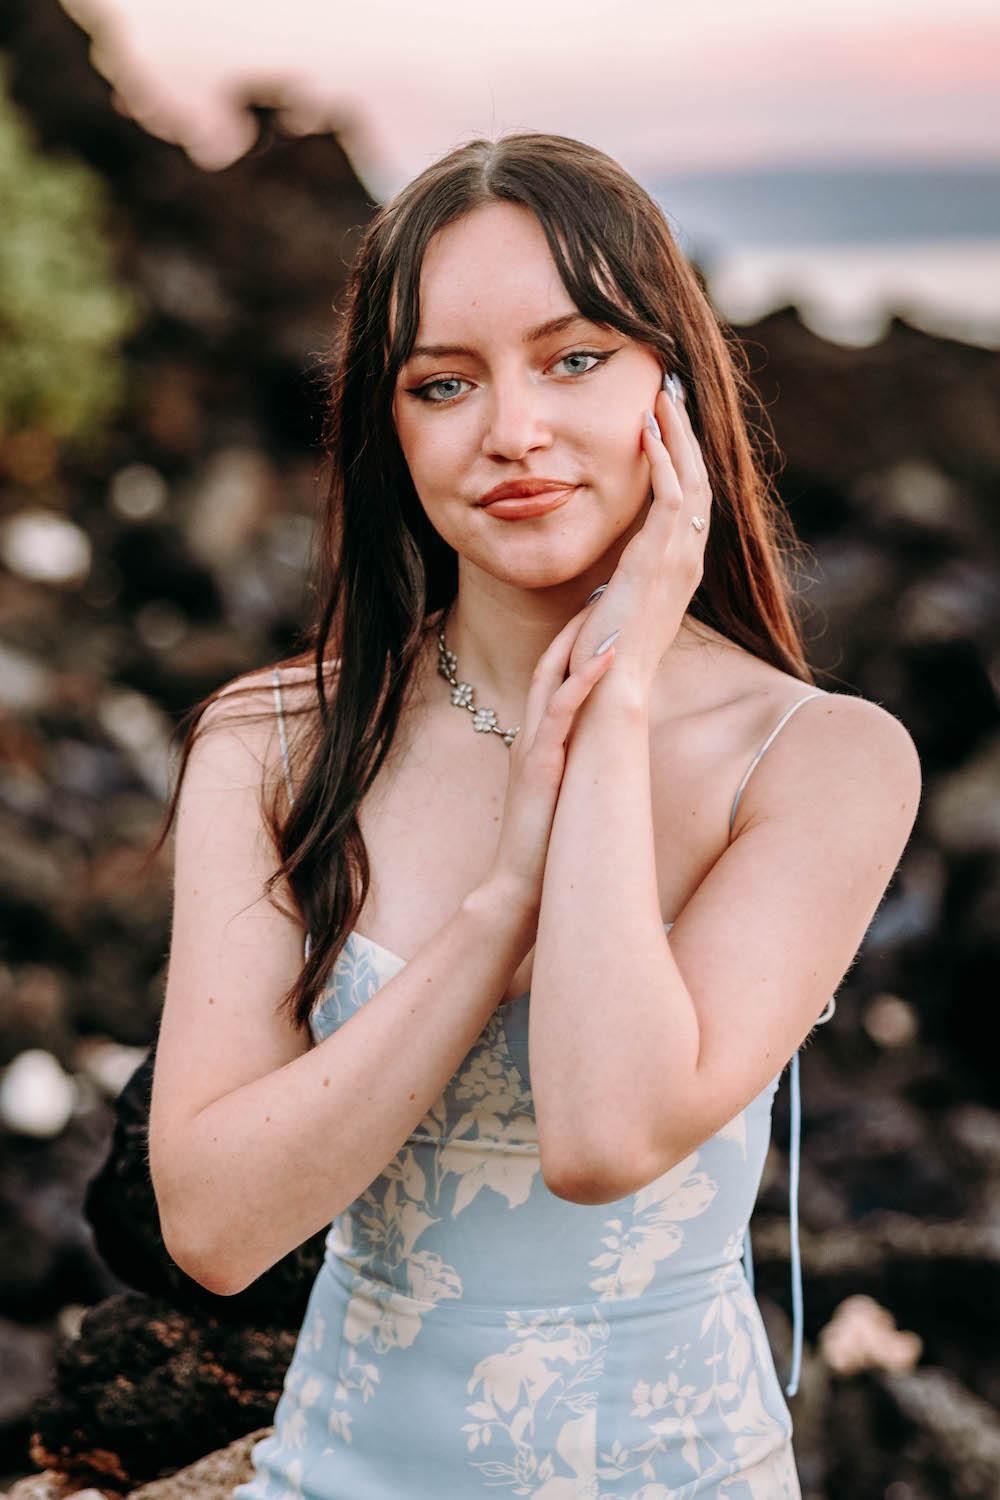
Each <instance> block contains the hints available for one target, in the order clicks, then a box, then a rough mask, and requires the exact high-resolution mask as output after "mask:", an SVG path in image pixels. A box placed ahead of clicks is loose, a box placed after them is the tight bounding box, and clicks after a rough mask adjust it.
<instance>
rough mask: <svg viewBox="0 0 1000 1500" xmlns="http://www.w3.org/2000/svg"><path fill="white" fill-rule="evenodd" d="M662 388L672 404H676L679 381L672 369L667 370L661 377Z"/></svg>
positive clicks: (678, 393) (679, 387)
mask: <svg viewBox="0 0 1000 1500" xmlns="http://www.w3.org/2000/svg"><path fill="white" fill-rule="evenodd" d="M663 389H664V390H665V391H666V393H667V395H668V396H669V397H670V400H671V401H672V402H673V404H674V406H676V405H677V397H678V395H680V389H681V383H680V381H679V380H678V379H677V376H676V375H675V374H674V373H673V371H672V370H668V371H667V373H666V374H665V375H664V377H663Z"/></svg>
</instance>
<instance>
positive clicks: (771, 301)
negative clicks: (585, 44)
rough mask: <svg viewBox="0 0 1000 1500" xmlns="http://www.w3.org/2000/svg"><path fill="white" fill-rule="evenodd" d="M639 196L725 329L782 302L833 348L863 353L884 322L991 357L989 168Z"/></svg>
mask: <svg viewBox="0 0 1000 1500" xmlns="http://www.w3.org/2000/svg"><path fill="white" fill-rule="evenodd" d="M649 190H650V192H651V193H652V194H653V196H654V197H655V198H656V200H657V202H658V203H659V204H660V206H661V207H662V208H663V210H664V213H665V214H666V215H667V219H668V222H669V223H670V226H671V229H672V230H673V232H674V234H675V236H676V238H677V241H678V244H679V245H680V247H681V249H682V251H683V252H684V254H685V255H686V256H687V257H688V258H689V259H690V260H692V261H694V262H696V263H697V264H698V266H699V267H700V269H701V270H702V271H703V272H704V275H705V278H706V281H707V283H708V287H709V291H710V294H711V296H712V300H713V302H714V303H715V305H716V307H717V308H718V311H719V312H720V314H721V315H722V316H723V317H724V318H725V319H727V320H728V321H730V322H734V323H746V322H753V321H755V320H756V319H757V318H759V317H762V316H764V315H765V314H766V313H768V312H770V311H772V310H773V309H774V308H776V307H783V306H787V305H789V304H794V305H796V306H797V307H798V308H799V311H800V313H801V316H802V319H803V322H805V323H806V324H807V325H808V326H809V327H811V328H813V329H814V330H815V332H817V333H819V334H821V335H822V336H823V337H825V338H830V339H832V340H834V341H835V342H838V343H844V344H854V345H862V344H869V343H873V342H875V341H877V340H878V339H879V338H880V337H881V336H882V334H883V333H884V331H885V328H886V325H887V324H888V322H889V320H890V318H891V317H893V316H894V315H898V316H901V317H905V318H906V319H907V320H908V321H909V322H912V323H913V324H915V325H916V326H917V327H921V328H924V329H926V330H927V331H928V332H930V333H937V334H941V335H944V336H946V337H952V338H958V339H961V340H963V341H965V342H968V343H973V344H980V345H983V346H984V347H987V348H998V347H1000V164H996V165H994V164H968V165H964V166H963V165H961V164H960V165H957V166H955V167H942V166H932V167H899V166H883V167H880V166H877V165H871V164H865V165H863V166H856V167H851V166H812V167H811V166H809V165H807V164H797V165H793V166H786V167H778V166H775V167H767V168H758V169H752V170H751V169H746V170H740V171H735V170H726V171H719V172H699V173H684V174H677V175H673V176H669V177H661V178H658V179H657V180H656V181H655V182H654V183H651V184H649Z"/></svg>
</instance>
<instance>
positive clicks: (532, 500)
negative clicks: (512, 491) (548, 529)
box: [483, 484, 577, 521]
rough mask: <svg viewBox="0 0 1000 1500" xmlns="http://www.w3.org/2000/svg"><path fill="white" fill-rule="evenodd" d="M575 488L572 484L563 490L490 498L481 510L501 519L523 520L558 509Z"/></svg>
mask: <svg viewBox="0 0 1000 1500" xmlns="http://www.w3.org/2000/svg"><path fill="white" fill-rule="evenodd" d="M576 488H577V487H576V485H575V484H572V485H569V486H568V487H567V488H566V489H564V490H543V491H542V493H541V494H540V495H518V496H508V497H507V498H506V499H505V500H492V501H491V502H490V504H489V505H484V506H483V510H488V511H489V513H490V515H491V516H497V517H498V518H499V519H500V520H502V521H524V520H527V519H528V518H529V517H530V516H544V515H545V514H546V513H547V512H548V511H550V510H558V509H559V507H560V505H565V504H566V501H567V500H568V499H569V498H570V496H571V495H572V494H573V493H574V491H575V490H576Z"/></svg>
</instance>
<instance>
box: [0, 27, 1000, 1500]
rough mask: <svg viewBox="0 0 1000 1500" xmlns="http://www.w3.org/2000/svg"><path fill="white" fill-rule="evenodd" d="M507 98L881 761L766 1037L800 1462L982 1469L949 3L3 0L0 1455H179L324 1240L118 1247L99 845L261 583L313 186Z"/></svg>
mask: <svg viewBox="0 0 1000 1500" xmlns="http://www.w3.org/2000/svg"><path fill="white" fill-rule="evenodd" d="M516 129H538V130H554V131H559V132H560V133H563V134H568V135H575V136H579V137H581V138H582V139H584V140H587V141H589V142H592V143H593V144H595V145H597V146H600V147H601V148H603V149H604V150H606V151H608V152H610V153H611V154H612V155H614V156H616V157H617V158H618V159H619V160H620V161H622V162H623V164H624V165H625V166H626V167H628V168H629V169H630V170H631V171H632V172H633V173H634V174H635V175H636V176H637V177H638V178H639V179H640V181H642V182H643V183H644V184H645V185H646V186H647V187H648V188H649V190H650V191H651V192H652V193H653V194H654V196H656V198H657V199H658V201H659V202H660V203H661V204H662V206H663V208H664V210H665V212H666V213H667V215H668V218H669V220H670V223H671V225H672V227H673V229H674V231H675V233H676V234H677V237H678V240H679V242H680V243H681V245H682V248H683V249H684V250H685V253H686V254H687V255H688V256H689V258H690V259H691V260H692V262H693V263H694V264H695V265H696V267H697V268H698V270H699V272H700V273H701V275H702V277H703V280H704V284H705V286H706V290H707V292H708V295H709V297H710V298H711V300H712V302H713V304H714V306H715V307H716V309H717V310H718V312H719V314H720V316H721V317H722V318H724V319H725V320H727V321H728V322H729V323H730V324H731V325H732V326H733V328H734V329H735V331H736V333H737V334H738V336H739V337H740V339H741V340H742V341H743V342H744V343H745V345H746V347H747V349H748V351H749V354H750V358H751V368H752V371H753V381H754V384H755V386H756V388H757V391H758V393H759V395H760V398H761V400H762V402H763V403H764V404H765V406H766V408H767V411H768V413H769V415H770V418H771V421H772V423H773V425H774V428H775V431H776V435H777V438H778V443H779V446H780V448H781V451H782V454H783V468H782V470H781V474H780V481H779V483H780V488H781V492H782V495H783V498H784V500H785V502H786V503H787V505H788V507H789V509H790V512H791V514H792V517H793V519H794V522H795V525H796V527H797V529H798V531H799V533H800V535H801V536H802V537H803V538H804V539H805V541H806V542H807V543H808V545H809V549H810V552H809V562H808V565H807V566H805V567H804V568H803V570H802V573H801V576H800V578H799V585H800V590H801V607H802V616H803V622H804V626H805V632H806V636H807V639H808V643H809V653H810V660H811V662H812V664H813V665H814V667H815V668H816V669H818V670H820V671H821V672H823V673H827V674H830V675H827V676H821V677H820V683H821V685H822V686H826V687H830V688H833V689H834V690H842V691H846V692H853V693H861V694H863V695H865V696H867V697H869V698H873V699H875V700H876V701H878V702H880V703H882V704H883V705H884V706H885V707H886V708H888V709H889V710H890V711H891V712H893V713H894V714H896V715H897V716H898V717H899V718H900V719H901V720H902V721H903V722H904V723H905V724H906V725H907V727H908V728H909V729H910V732H911V733H912V734H913V736H914V738H915V740H916V743H917V746H918V749H919V751H920V755H921V759H922V762H923V766H924V776H925V786H924V795H923V800H922V805H921V810H920V814H919V818H918V822H917V827H916V829H915V832H914V836H913V839H912V841H911V844H910V846H909V848H908V850H907V852H906V854H905V856H904V859H903V861H902V864H901V866H900V869H899V871H898V872H897V874H896V876H895V878H894V880H893V882H892V885H891V887H890V890H889V892H888V894H887V896H886V898H885V900H884V902H883V904H882V906H881V908H880V910H879V912H878V913H877V915H876V917H875V919H874V921H873V923H872V925H871V927H870V929H869V932H868V934H867V936H866V939H865V942H864V944H863V946H862V950H861V953H860V956H859V958H858V960H857V963H856V964H855V966H854V967H853V969H852V970H851V972H850V974H849V975H848V976H847V978H846V979H845V981H844V983H843V985H842V987H841V990H840V992H839V995H838V1004H837V1011H836V1015H835V1016H834V1018H833V1020H832V1021H831V1022H830V1024H829V1025H827V1026H824V1027H822V1028H820V1030H819V1031H818V1032H816V1033H815V1034H814V1037H813V1039H811V1040H810V1042H809V1044H808V1046H807V1047H806V1048H805V1049H804V1050H803V1053H802V1058H801V1081H802V1103H803V1132H802V1164H801V1174H802V1176H801V1191H800V1203H801V1220H802V1227H801V1238H802V1255H803V1267H804V1282H805V1311H806V1320H805V1330H806V1348H805V1351H804V1363H803V1372H802V1381H801V1386H800V1390H799V1393H798V1394H797V1395H796V1396H795V1397H794V1398H790V1406H791V1410H792V1414H793V1420H794V1423H795V1443H796V1454H797V1459H798V1464H799V1470H800V1475H801V1483H802V1491H803V1496H804V1497H806V1500H841V1497H844V1500H847V1497H850V1500H868V1497H873V1500H874V1497H877V1500H883V1497H884V1500H938V1497H949V1500H950V1497H971V1500H979V1497H982V1500H987V1497H989V1500H996V1497H997V1495H1000V1425H998V1421H997V1411H998V1407H1000V1358H998V1353H997V1350H998V1328H997V1322H998V1318H997V1314H998V1311H1000V1277H998V1265H1000V1253H998V1252H1000V1196H998V1184H1000V1115H998V1111H997V1091H996V1076H997V1069H996V1063H995V1057H994V1053H993V1052H992V1051H991V1049H990V1048H989V1047H988V1046H987V1045H986V1042H987V1036H986V1032H987V1029H988V1027H989V1025H990V1021H989V1016H990V1014H991V1012H992V1010H993V1009H994V1008H995V1004H996V998H997V994H998V992H1000V991H998V983H997V979H998V964H997V950H998V946H1000V874H998V863H997V858H996V855H997V849H998V846H1000V794H998V792H1000V787H998V782H1000V733H998V711H997V696H998V685H1000V638H998V628H997V627H998V619H1000V590H998V586H997V581H998V573H997V551H998V547H997V542H998V530H1000V527H998V490H1000V16H998V15H997V13H996V7H995V5H994V4H993V3H992V0H991V3H989V4H986V3H979V0H957V3H955V4H954V5H952V6H951V7H949V8H948V9H947V11H946V12H944V11H942V9H941V7H940V6H937V5H931V4H930V3H928V0H906V3H905V4H904V3H903V0H868V3H865V4H861V3H857V0H839V3H838V4H837V5H836V6H834V5H833V4H832V3H830V0H815V3H814V4H813V6H812V7H811V8H810V9H809V10H808V11H806V10H804V9H803V8H801V7H798V6H793V5H792V4H791V0H761V3H756V4H754V5H753V6H752V7H747V6H745V5H738V4H736V3H735V0H716V3H714V4H708V5H705V6H701V7H699V8H697V11H696V13H695V14H693V15H692V14H690V13H689V11H688V8H684V9H682V8H680V7H667V6H665V5H663V3H662V0H658V3H653V0H623V3H621V4H620V5H619V6H617V7H616V8H614V9H612V8H609V7H608V6H607V5H606V4H601V5H598V4H595V3H590V0H574V3H573V4H569V3H566V0H543V3H538V0H534V3H530V4H529V3H528V0H505V4H504V6H503V7H502V8H499V9H497V10H495V11H491V10H488V9H487V8H485V7H471V6H460V5H458V4H457V3H454V0H424V4H423V5H422V6H420V7H414V6H404V5H402V4H398V3H392V0H368V3H367V4H366V5H365V6H364V7H363V8H362V7H356V6H355V7H350V8H349V7H347V6H337V5H335V4H332V3H323V4H321V3H319V0H282V4H281V5H280V6H275V5H273V4H265V3H264V0H240V3H237V0H200V3H198V4H197V5H195V4H191V3H188V0H72V3H67V4H65V5H63V6H60V5H59V4H58V3H57V0H3V4H2V5H0V847H2V850H3V857H2V860H0V906H2V939H3V950H2V958H0V1144H2V1156H0V1344H2V1347H3V1351H4V1357H3V1361H2V1363H0V1484H2V1485H7V1486H13V1487H14V1489H13V1491H12V1492H16V1493H17V1494H18V1495H19V1496H23V1497H27V1496H28V1495H29V1494H30V1495H32V1496H34V1497H36V1500H40V1497H42V1496H45V1497H54V1496H56V1495H59V1496H66V1495H69V1494H72V1493H74V1492H75V1491H76V1490H77V1489H79V1488H84V1487H86V1486H90V1487H91V1493H93V1491H94V1490H95V1489H96V1491H97V1492H98V1493H105V1494H137V1495H140V1494H141V1495H144V1496H148V1497H150V1500H152V1497H153V1496H160V1495H166V1494H167V1493H177V1492H178V1491H177V1490H176V1489H175V1490H170V1488H169V1486H170V1484H171V1483H174V1484H175V1485H177V1484H180V1483H183V1482H187V1483H188V1484H189V1488H188V1490H187V1493H192V1492H193V1493H198V1494H204V1495H209V1496H211V1495H215V1494H218V1495H219V1496H222V1495H224V1494H226V1493H227V1492H228V1489H229V1488H231V1486H232V1484H233V1483H235V1482H236V1480H237V1478H239V1477H242V1476H243V1475H244V1474H245V1464H246V1453H247V1448H248V1444H249V1441H250V1440H252V1439H253V1438H255V1437H256V1436H258V1435H259V1434H260V1431H261V1430H262V1429H264V1428H266V1427H267V1424H268V1423H269V1421H270V1418H271V1415H272V1413H273V1409H274V1404H275V1402H276V1400H277V1398H278V1395H279V1393H280V1387H281V1379H282V1377H283V1374H284V1370H285V1368H286V1366H287V1363H288V1360H289V1358H290V1356H291V1352H292V1347H293V1345H294V1339H295V1333H296V1331H297V1328H298V1326H299V1324H300V1322H301V1318H302V1315H303V1312H304V1309H305V1302H306V1298H307V1296H308V1292H309V1290H310V1287H311V1282H312V1278H313V1276H314V1275H315V1272H316V1270H317V1268H318V1265H319V1261H320V1257H321V1254H322V1237H321V1236H318V1237H316V1238H315V1239H314V1240H313V1241H311V1242H309V1243H307V1244H306V1245H304V1246H302V1247H300V1249H299V1250H298V1251H296V1252H295V1254H294V1255H293V1256H290V1257H288V1258H287V1259H286V1260H285V1261H282V1262H281V1263H280V1264H279V1265H278V1266H276V1267H274V1268H272V1270H271V1271H270V1272H268V1273H267V1275H266V1276H264V1277H262V1278H261V1279H260V1281H259V1282H258V1283H255V1285H254V1286H253V1287H251V1288H249V1289H248V1290H247V1291H246V1292H244V1293H242V1294H241V1295H240V1296H238V1297H233V1298H217V1297H213V1296H212V1295H211V1294H209V1293H207V1292H206V1291H204V1289H202V1288H200V1287H198V1286H196V1285H195V1284H194V1283H192V1282H191V1281H190V1280H188V1279H187V1278H186V1277H184V1276H183V1274H182V1273H180V1272H179V1271H178V1270H177V1268H176V1267H175V1266H173V1265H172V1263H171V1262H170V1261H169V1259H168V1258H167V1256H166V1254H165V1252H164V1251H163V1248H162V1245H161V1243H160V1241H159V1234H158V1225H157V1219H156V1211H155V1203H154V1201H153V1199H152V1192H151V1188H150V1185H149V1180H148V1167H147V1163H146V1159H145V1119H146V1109H147V1105H148V1088H149V1078H150V1068H151V1061H152V1055H151V1047H152V1045H153V1042H154V1040H155V1033H156V1027H157V1022H158V1016H159V1012H160V1007H161V1004H162V997H163V984H164V969H165V961H166V955H167V947H168V942H169V905H170V866H169V849H168V851H167V853H165V854H164V855H163V857H162V858H161V859H160V860H159V861H158V862H157V863H156V864H154V866H153V868H152V870H151V871H150V873H149V874H148V875H147V876H146V877H145V878H143V879H139V878H138V877H137V875H136V873H135V872H136V866H137V859H138V858H139V857H141V855H142V854H143V853H144V851H145V849H146V848H147V846H148V844H149V842H150V840H151V838H152V836H153V834H154V832H155V831H156V829H157V827H158V823H159V819H160V816H161V813H162V809H163V805H164V797H165V794H166V791H167V788H168V785H169V778H170V773H171V756H170V749H169V737H170V733H171V730H172V728H173V726H174V725H175V723H176V722H177V720H178V718H179V716H180V715H181V714H182V713H183V712H184V711H185V710H186V709H187V708H189V707H190V706H191V705H192V704H193V703H194V702H195V701H196V700H197V699H199V698H200V697H201V696H203V695H204V694H205V693H207V692H209V691H210V690H211V689H212V688H214V687H215V686H217V685H218V684H219V683H220V682H222V681H223V680H225V679H228V678H230V677H232V676H235V675H236V674H238V673H240V672H242V671H245V670H248V669H250V668H252V667H256V666H259V665H261V664H263V663H266V662H269V661H271V660H273V659H275V658H276V657H277V656H279V655H280V654H282V653H283V652H284V651H286V650H287V649H289V648H290V646H291V645H292V643H293V641H294V639H295V634H296V631H297V629H298V627H299V626H300V624H301V623H302V619H303V609H304V578H305V572H306V568H307V564H308V557H309V550H310V544H311V537H312V526H313V514H314V509H315V503H316V498H317V494H318V486H319V484H320V482H321V463H322V455H321V452H320V449H319V430H320V420H321V399H322V396H321V385H320V378H319V364H320V359H321V357H322V354H323V351H324V349H325V347H326V345H327V343H328V340H329V337H330V333H331V330H332V327H333V320H334V319H335V317H336V310H335V309H336V305H337V304H338V299H339V296H340V292H341V289H342V287H343V283H344V278H345V275H346V271H347V268H348V266H349V265H350V262H351V259H352V255H353V253H354V250H355V248H356V245H357V241H358V236H359V232H360V230H361V229H362V228H363V226H364V225H365V224H366V222H367V221H368V220H369V219H370V217H371V215H372V214H373V212H374V211H375V209H376V207H377V206H378V204H379V203H380V202H382V201H384V200H385V198H387V197H388V196H389V195H391V194H392V193H393V192H394V191H395V190H396V189H397V188H398V187H400V186H401V185H402V184H403V183H404V182H406V181H407V180H408V179H409V178H410V177H412V176H413V175H414V174H415V173H416V172H418V171H419V170H421V169H422V168H423V167H424V166H425V165H426V164H427V163H428V162H430V161H431V160H433V159H434V158H435V157H437V156H438V155H440V154H441V153H443V152H444V151H445V150H447V149H449V148H450V147H452V146H454V145H456V144H458V143H459V142H461V141H464V140H468V139H471V138H473V137H475V136H477V135H481V134H485V135H488V136H495V135H498V134H500V133H502V132H505V131H510V130H516ZM886 795H892V788H891V787H887V788H886ZM788 1124H789V1120H788V1083H787V1075H786V1078H785V1079H784V1080H783V1082H782V1086H781V1087H780V1088H779V1091H778V1094H777V1097H776V1101H775V1106H774V1130H773V1144H772V1148H771V1151H770V1154H769V1156H768V1161H767V1165H766V1168H765V1173H764V1179H763V1182H762V1186H761V1193H760V1197H759V1200H758V1205H757V1209H756V1211H755V1214H754V1218H753V1220H752V1225H751V1229H752V1235H753V1245H754V1263H755V1273H756V1290H757V1293H758V1296H759V1300H760V1303H761V1307H762V1311H763V1314H764V1318H765V1322H766V1325H767V1329H768V1334H769V1337H770V1339H771V1343H772V1347H773V1349H774V1351H775V1358H776V1363H777V1365H778V1370H779V1375H780V1376H781V1378H782V1383H783V1384H784V1382H785V1380H786V1379H787V1371H788V1366H789V1358H790V1333H791V1322H790V1312H791V1310H790V1301H789V1237H788V1216H787V1206H788V1160H787V1146H788V1139H789V1130H788ZM192 1466H193V1467H192ZM199 1466H200V1467H199ZM192 1474H193V1475H194V1476H195V1479H194V1480H191V1475H192ZM174 1475H176V1479H174V1480H171V1479H170V1478H169V1477H168V1476H174ZM26 1476H34V1477H26ZM157 1481H159V1485H158V1484H157ZM163 1486H166V1488H164V1487H163ZM525 1493H527V1491H525Z"/></svg>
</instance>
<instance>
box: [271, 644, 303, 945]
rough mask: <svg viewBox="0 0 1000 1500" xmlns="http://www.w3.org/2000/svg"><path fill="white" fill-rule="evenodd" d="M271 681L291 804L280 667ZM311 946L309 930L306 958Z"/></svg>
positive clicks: (291, 789) (292, 802)
mask: <svg viewBox="0 0 1000 1500" xmlns="http://www.w3.org/2000/svg"><path fill="white" fill-rule="evenodd" d="M271 681H272V683H273V687H272V692H273V694H274V710H275V713H276V714H277V716H278V743H279V745H280V746H281V764H282V765H283V766H284V768H285V787H286V789H287V791H288V802H289V805H290V806H291V805H294V802H295V787H294V785H293V783H292V767H291V763H290V761H289V758H288V733H287V731H286V729H285V708H284V704H283V702H282V699H281V671H280V669H279V668H278V667H272V669H271ZM311 947H312V942H311V940H310V936H309V933H308V932H307V933H306V936H305V942H304V943H303V956H304V957H305V958H308V957H309V950H310V948H311Z"/></svg>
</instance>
